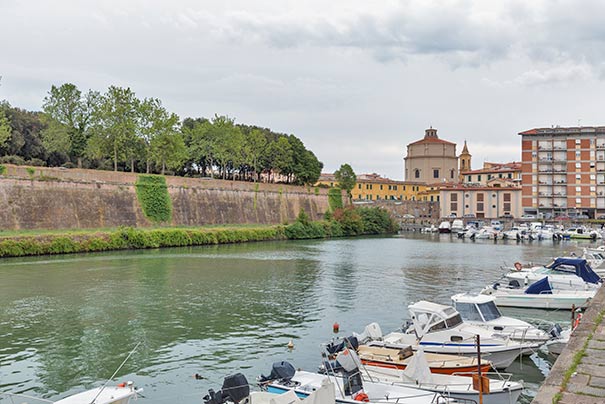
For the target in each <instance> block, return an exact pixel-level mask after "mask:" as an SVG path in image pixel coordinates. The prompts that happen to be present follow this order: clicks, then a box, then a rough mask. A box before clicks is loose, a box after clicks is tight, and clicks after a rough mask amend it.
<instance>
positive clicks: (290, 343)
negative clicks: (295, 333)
mask: <svg viewBox="0 0 605 404" xmlns="http://www.w3.org/2000/svg"><path fill="white" fill-rule="evenodd" d="M292 348H294V342H293V341H292V340H290V342H288V349H292Z"/></svg>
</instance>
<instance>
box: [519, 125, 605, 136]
mask: <svg viewBox="0 0 605 404" xmlns="http://www.w3.org/2000/svg"><path fill="white" fill-rule="evenodd" d="M579 133H605V126H572V127H560V126H553V127H550V128H534V129H529V130H526V131H524V132H519V135H567V134H579Z"/></svg>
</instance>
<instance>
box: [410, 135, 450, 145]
mask: <svg viewBox="0 0 605 404" xmlns="http://www.w3.org/2000/svg"><path fill="white" fill-rule="evenodd" d="M423 143H443V144H451V145H453V146H456V143H453V142H448V141H447V140H443V139H439V138H435V137H425V138H423V139H420V140H416V141H415V142H412V143H409V144H408V146H412V145H415V144H423Z"/></svg>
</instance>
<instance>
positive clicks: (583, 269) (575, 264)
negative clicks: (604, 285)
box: [547, 257, 602, 284]
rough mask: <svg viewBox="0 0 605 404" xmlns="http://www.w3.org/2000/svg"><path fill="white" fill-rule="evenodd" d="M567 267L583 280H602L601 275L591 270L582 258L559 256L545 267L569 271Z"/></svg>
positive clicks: (590, 281)
mask: <svg viewBox="0 0 605 404" xmlns="http://www.w3.org/2000/svg"><path fill="white" fill-rule="evenodd" d="M569 267H572V268H573V270H574V272H575V274H576V275H577V276H579V277H580V278H582V279H583V280H584V282H588V283H595V284H597V283H600V282H602V280H601V277H600V276H599V275H597V274H596V273H595V272H594V271H593V270H592V268H591V267H590V265H588V262H587V261H586V260H585V259H584V258H569V257H559V258H556V259H555V260H554V261H553V262H552V263H551V264H549V265H547V268H549V269H551V270H553V271H561V272H570V268H569Z"/></svg>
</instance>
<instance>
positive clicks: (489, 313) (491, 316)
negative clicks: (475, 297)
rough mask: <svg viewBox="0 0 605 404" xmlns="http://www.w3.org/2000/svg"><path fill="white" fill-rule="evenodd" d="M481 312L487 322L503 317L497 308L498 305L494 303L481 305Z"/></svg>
mask: <svg viewBox="0 0 605 404" xmlns="http://www.w3.org/2000/svg"><path fill="white" fill-rule="evenodd" d="M479 311H480V312H481V314H483V318H484V319H485V321H491V320H495V319H497V318H500V317H502V314H501V313H500V310H498V307H496V304H495V303H494V302H493V301H492V302H487V303H480V304H479Z"/></svg>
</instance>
